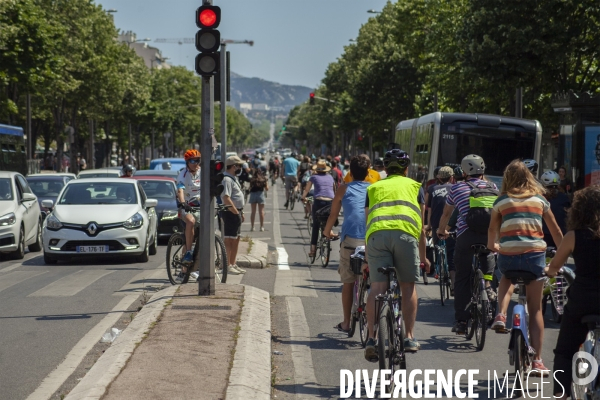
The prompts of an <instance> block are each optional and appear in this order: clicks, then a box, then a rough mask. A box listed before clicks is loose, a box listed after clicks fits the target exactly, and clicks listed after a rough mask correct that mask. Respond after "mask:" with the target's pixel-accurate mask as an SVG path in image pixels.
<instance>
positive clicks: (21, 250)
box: [12, 227, 25, 260]
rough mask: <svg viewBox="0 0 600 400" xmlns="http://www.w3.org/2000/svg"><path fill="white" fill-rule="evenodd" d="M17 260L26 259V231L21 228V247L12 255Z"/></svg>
mask: <svg viewBox="0 0 600 400" xmlns="http://www.w3.org/2000/svg"><path fill="white" fill-rule="evenodd" d="M12 256H13V258H14V259H15V260H22V259H23V257H25V229H23V227H21V230H20V231H19V247H18V248H17V250H15V251H14V252H13V253H12Z"/></svg>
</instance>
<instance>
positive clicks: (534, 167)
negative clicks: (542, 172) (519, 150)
mask: <svg viewBox="0 0 600 400" xmlns="http://www.w3.org/2000/svg"><path fill="white" fill-rule="evenodd" d="M523 164H525V166H526V167H527V169H529V171H531V173H532V174H533V175H537V172H538V163H537V161H535V160H532V159H530V158H528V159H526V160H523Z"/></svg>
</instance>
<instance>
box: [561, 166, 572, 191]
mask: <svg viewBox="0 0 600 400" xmlns="http://www.w3.org/2000/svg"><path fill="white" fill-rule="evenodd" d="M558 175H559V176H560V182H559V185H558V187H559V188H560V190H561V191H562V192H563V193H566V194H568V195H570V194H572V193H573V182H571V180H570V179H569V177H568V176H567V167H565V166H564V165H561V167H560V168H559V169H558Z"/></svg>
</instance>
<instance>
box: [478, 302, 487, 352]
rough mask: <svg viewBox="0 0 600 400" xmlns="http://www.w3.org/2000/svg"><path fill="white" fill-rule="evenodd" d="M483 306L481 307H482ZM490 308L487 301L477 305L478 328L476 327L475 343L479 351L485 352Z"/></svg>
mask: <svg viewBox="0 0 600 400" xmlns="http://www.w3.org/2000/svg"><path fill="white" fill-rule="evenodd" d="M480 306H481V307H480ZM488 307H489V303H488V301H487V300H481V302H480V303H479V304H477V308H476V310H477V326H476V327H475V342H476V343H477V351H481V350H483V346H485V332H486V330H487V327H488V315H489V313H488Z"/></svg>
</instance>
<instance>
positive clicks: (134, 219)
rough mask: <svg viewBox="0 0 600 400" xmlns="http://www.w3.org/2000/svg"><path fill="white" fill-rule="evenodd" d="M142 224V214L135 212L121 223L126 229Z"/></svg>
mask: <svg viewBox="0 0 600 400" xmlns="http://www.w3.org/2000/svg"><path fill="white" fill-rule="evenodd" d="M143 224H144V217H142V214H140V213H135V214H134V215H133V216H131V217H130V218H129V219H128V220H127V221H125V222H124V223H123V226H124V227H125V228H127V229H133V228H139V227H140V226H142V225H143Z"/></svg>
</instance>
